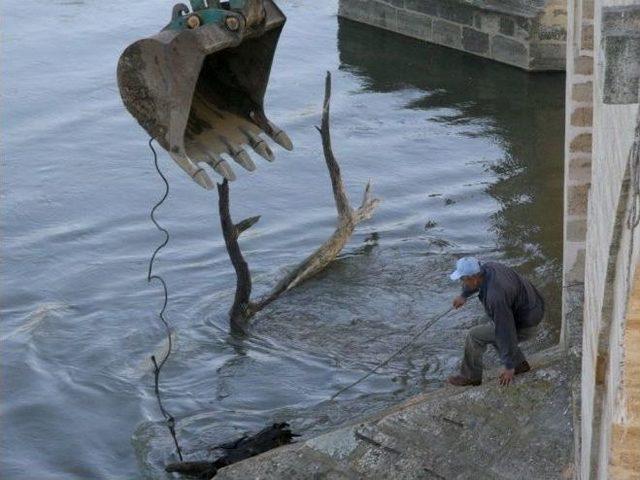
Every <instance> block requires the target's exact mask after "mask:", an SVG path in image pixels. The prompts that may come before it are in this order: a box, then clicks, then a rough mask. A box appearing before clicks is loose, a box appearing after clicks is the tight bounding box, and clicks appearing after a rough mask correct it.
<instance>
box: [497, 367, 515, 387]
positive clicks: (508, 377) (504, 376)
mask: <svg viewBox="0 0 640 480" xmlns="http://www.w3.org/2000/svg"><path fill="white" fill-rule="evenodd" d="M515 373H516V371H515V369H514V368H508V369H507V368H503V369H502V370H500V376H499V377H498V382H499V383H500V385H502V386H503V387H506V386H507V385H509V384H510V383H511V381H512V380H513V376H514V375H515Z"/></svg>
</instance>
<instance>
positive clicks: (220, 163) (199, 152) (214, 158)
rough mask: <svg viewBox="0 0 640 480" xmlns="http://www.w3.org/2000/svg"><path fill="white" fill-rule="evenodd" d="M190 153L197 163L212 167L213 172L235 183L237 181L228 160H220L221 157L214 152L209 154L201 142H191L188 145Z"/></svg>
mask: <svg viewBox="0 0 640 480" xmlns="http://www.w3.org/2000/svg"><path fill="white" fill-rule="evenodd" d="M188 151H189V153H190V156H192V157H193V159H194V160H195V163H206V164H208V165H211V168H213V170H214V171H215V172H216V173H217V174H219V175H221V176H222V177H223V178H225V179H227V180H229V181H230V182H233V181H234V180H235V179H236V174H235V173H234V172H233V169H232V168H231V166H230V165H229V163H227V161H226V160H224V159H223V158H220V156H218V155H216V154H215V153H213V152H208V151H207V150H206V148H205V147H204V145H202V144H201V143H199V142H191V143H189V144H188Z"/></svg>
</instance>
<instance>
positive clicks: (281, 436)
mask: <svg viewBox="0 0 640 480" xmlns="http://www.w3.org/2000/svg"><path fill="white" fill-rule="evenodd" d="M297 436H299V435H296V434H295V433H292V432H291V430H290V429H289V424H288V423H274V424H273V425H271V426H269V427H266V428H264V429H262V430H260V431H259V432H258V433H256V434H255V435H252V436H247V435H245V436H244V437H242V438H239V439H237V440H235V441H233V442H228V443H224V444H222V445H218V446H217V447H215V448H214V450H223V451H224V454H223V455H222V456H221V457H219V458H218V459H216V460H214V461H213V462H208V461H199V462H176V463H170V464H169V465H167V466H166V468H165V471H167V472H169V473H180V474H182V475H186V476H189V477H195V478H199V479H202V480H208V479H210V478H211V477H213V476H215V475H216V473H218V470H219V469H221V468H223V467H226V466H229V465H231V464H233V463H236V462H239V461H241V460H245V459H247V458H250V457H254V456H256V455H259V454H261V453H264V452H266V451H268V450H271V449H273V448H276V447H280V446H282V445H286V444H288V443H291V440H292V439H293V437H297Z"/></svg>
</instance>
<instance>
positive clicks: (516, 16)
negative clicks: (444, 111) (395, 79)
mask: <svg viewBox="0 0 640 480" xmlns="http://www.w3.org/2000/svg"><path fill="white" fill-rule="evenodd" d="M566 13H567V12H566V0H510V1H500V0H494V1H491V2H488V1H486V0H340V8H339V12H338V15H339V16H341V17H344V18H348V19H350V20H354V21H358V22H362V23H367V24H369V25H373V26H376V27H380V28H384V29H386V30H391V31H394V32H397V33H400V34H402V35H407V36H410V37H414V38H418V39H421V40H425V41H427V42H431V43H436V44H439V45H444V46H446V47H450V48H455V49H457V50H463V51H465V52H468V53H471V54H474V55H478V56H481V57H486V58H491V59H493V60H497V61H499V62H503V63H507V64H509V65H514V66H516V67H520V68H523V69H525V70H564V69H565V44H566V20H567V15H566Z"/></svg>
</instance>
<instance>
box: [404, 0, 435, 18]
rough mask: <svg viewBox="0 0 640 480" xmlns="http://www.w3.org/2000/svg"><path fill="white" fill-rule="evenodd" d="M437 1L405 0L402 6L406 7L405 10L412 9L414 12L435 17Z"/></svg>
mask: <svg viewBox="0 0 640 480" xmlns="http://www.w3.org/2000/svg"><path fill="white" fill-rule="evenodd" d="M438 3H439V2H437V1H435V0H405V1H404V8H406V9H407V10H413V11H414V12H418V13H423V14H425V15H431V16H433V17H437V16H438Z"/></svg>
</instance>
